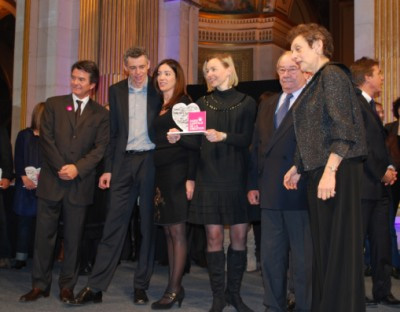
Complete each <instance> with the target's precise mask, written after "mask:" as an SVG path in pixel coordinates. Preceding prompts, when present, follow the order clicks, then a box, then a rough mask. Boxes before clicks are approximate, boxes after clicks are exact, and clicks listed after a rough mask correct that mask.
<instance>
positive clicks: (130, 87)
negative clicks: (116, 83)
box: [128, 77, 149, 94]
mask: <svg viewBox="0 0 400 312" xmlns="http://www.w3.org/2000/svg"><path fill="white" fill-rule="evenodd" d="M148 80H149V77H146V81H145V82H144V83H143V87H142V88H140V89H138V88H135V87H134V86H133V84H132V81H131V78H128V88H129V93H130V94H132V93H147V83H148Z"/></svg>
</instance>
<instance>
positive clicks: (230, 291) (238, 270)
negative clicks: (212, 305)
mask: <svg viewBox="0 0 400 312" xmlns="http://www.w3.org/2000/svg"><path fill="white" fill-rule="evenodd" d="M246 260H247V252H246V250H233V249H232V248H231V247H230V246H229V248H228V263H227V264H228V279H227V283H226V285H227V286H226V292H225V298H226V301H227V302H228V304H231V305H233V306H234V307H235V308H236V310H237V311H239V312H253V310H251V309H250V308H249V307H248V306H247V305H245V304H244V303H243V301H242V298H241V297H240V285H241V284H242V278H243V273H244V271H245V269H246Z"/></svg>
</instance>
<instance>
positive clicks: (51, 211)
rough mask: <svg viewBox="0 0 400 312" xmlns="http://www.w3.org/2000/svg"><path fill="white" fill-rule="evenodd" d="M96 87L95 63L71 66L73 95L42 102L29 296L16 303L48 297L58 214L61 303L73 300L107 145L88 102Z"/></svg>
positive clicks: (100, 119)
mask: <svg viewBox="0 0 400 312" xmlns="http://www.w3.org/2000/svg"><path fill="white" fill-rule="evenodd" d="M98 81H99V70H98V68H97V65H96V64H95V63H94V62H92V61H79V62H76V63H75V64H74V65H72V68H71V79H70V84H71V91H72V94H69V95H62V96H56V97H51V98H49V99H47V101H46V104H45V108H44V111H43V115H42V119H41V122H40V136H39V138H40V139H39V140H40V147H41V152H42V157H43V164H42V168H41V171H40V177H39V181H38V187H37V191H36V195H37V197H38V207H37V217H36V234H35V247H34V253H33V266H32V290H31V291H30V292H28V293H27V294H25V295H23V296H22V297H21V298H20V301H24V302H26V301H34V300H36V299H38V298H39V297H42V296H43V297H47V296H49V291H50V286H51V280H52V268H53V261H54V247H55V243H56V238H57V228H58V223H59V218H60V214H61V213H62V216H63V222H64V226H63V232H64V250H65V257H64V261H63V263H62V266H61V271H60V276H59V280H58V284H59V287H60V300H61V301H63V302H66V301H68V300H71V299H73V298H74V295H73V289H74V287H75V284H76V282H77V280H78V272H79V265H78V264H79V261H78V259H79V258H78V251H79V246H80V241H81V236H82V231H83V225H84V221H85V215H86V208H87V206H88V205H90V204H91V203H92V202H93V193H94V187H95V174H96V172H95V169H96V166H97V164H98V163H99V162H100V160H101V159H102V158H103V155H104V152H105V150H106V147H107V144H108V140H109V117H108V111H107V110H106V109H105V108H103V107H102V106H101V105H99V104H98V103H96V102H94V101H93V100H91V99H90V94H91V92H92V91H94V90H95V88H96V85H97V83H98Z"/></svg>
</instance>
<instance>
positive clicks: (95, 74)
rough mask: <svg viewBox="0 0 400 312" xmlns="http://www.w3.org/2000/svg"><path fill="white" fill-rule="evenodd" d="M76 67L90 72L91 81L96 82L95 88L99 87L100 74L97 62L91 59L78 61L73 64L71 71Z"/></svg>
mask: <svg viewBox="0 0 400 312" xmlns="http://www.w3.org/2000/svg"><path fill="white" fill-rule="evenodd" d="M74 69H79V70H83V71H85V72H87V73H88V74H89V81H90V83H94V84H95V85H96V88H95V89H97V85H98V83H99V78H100V74H99V68H98V67H97V64H96V63H95V62H93V61H89V60H83V61H78V62H76V63H74V64H73V65H72V66H71V73H72V72H73V71H74Z"/></svg>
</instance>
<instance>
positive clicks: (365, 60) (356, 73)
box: [350, 56, 379, 86]
mask: <svg viewBox="0 0 400 312" xmlns="http://www.w3.org/2000/svg"><path fill="white" fill-rule="evenodd" d="M374 66H379V62H378V61H377V60H374V59H371V58H369V57H365V56H364V57H362V58H360V59H358V60H357V61H355V62H354V63H353V64H351V66H350V71H351V74H352V77H353V82H354V84H355V85H356V86H361V85H362V84H363V83H364V82H365V76H372V74H373V71H374V69H373V67H374Z"/></svg>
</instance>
